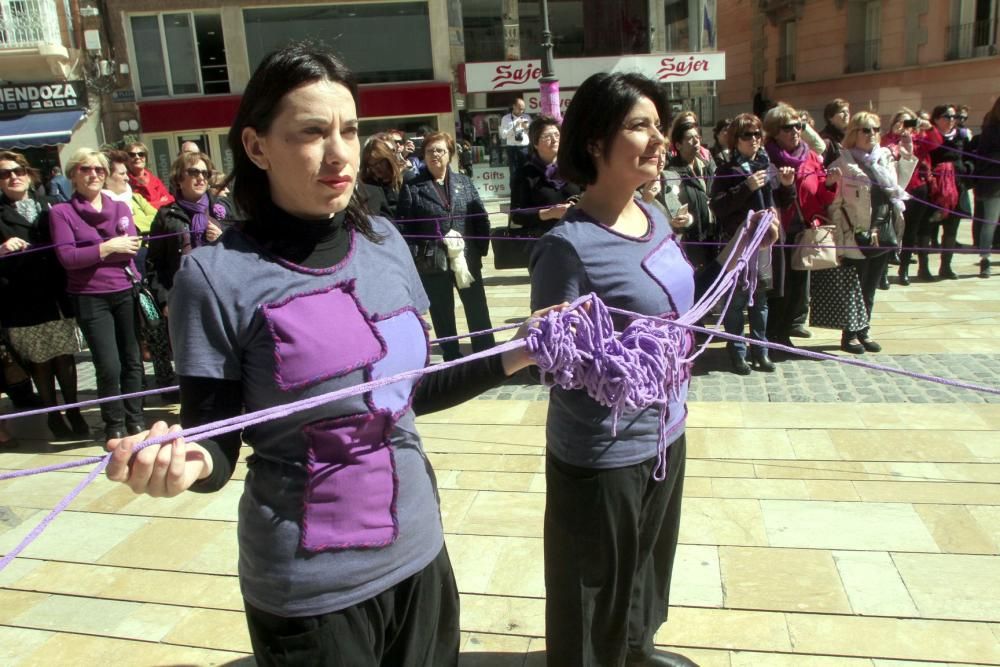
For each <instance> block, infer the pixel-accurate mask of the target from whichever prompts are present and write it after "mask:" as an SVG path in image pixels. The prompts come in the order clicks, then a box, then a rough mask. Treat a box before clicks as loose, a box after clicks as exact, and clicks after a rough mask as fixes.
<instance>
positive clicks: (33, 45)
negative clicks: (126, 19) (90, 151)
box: [0, 0, 104, 173]
mask: <svg viewBox="0 0 1000 667" xmlns="http://www.w3.org/2000/svg"><path fill="white" fill-rule="evenodd" d="M96 38H97V35H95V34H93V33H92V32H89V31H88V30H86V28H85V26H84V25H83V23H82V21H81V17H80V16H79V14H78V13H75V12H73V11H72V9H71V6H70V3H68V2H65V3H60V2H55V1H54V0H0V150H14V151H17V152H20V153H24V154H25V156H26V157H27V158H28V161H29V162H30V163H31V164H32V165H34V166H35V167H37V168H39V169H41V170H42V172H43V173H47V172H48V171H49V168H51V167H53V166H57V165H61V163H62V162H64V161H65V160H66V159H67V158H68V157H69V156H70V155H71V154H72V153H73V151H75V150H76V149H77V148H79V147H82V146H99V145H100V144H101V143H102V142H103V140H104V137H103V134H102V130H101V124H100V108H99V106H100V104H99V102H100V95H99V93H97V90H96V89H97V88H99V86H100V79H101V72H100V65H99V59H95V58H93V57H92V54H98V53H99V52H100V50H99V48H98V47H97V42H96V41H95V39H96ZM91 47H93V48H91ZM95 93H97V94H95Z"/></svg>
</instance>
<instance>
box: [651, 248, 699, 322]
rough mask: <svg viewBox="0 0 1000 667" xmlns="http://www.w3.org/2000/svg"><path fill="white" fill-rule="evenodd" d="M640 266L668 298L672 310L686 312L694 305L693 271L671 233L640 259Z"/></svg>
mask: <svg viewBox="0 0 1000 667" xmlns="http://www.w3.org/2000/svg"><path fill="white" fill-rule="evenodd" d="M642 268H643V269H645V271H646V273H648V274H649V275H650V276H652V278H653V280H655V281H656V282H657V284H659V286H660V287H661V288H663V291H664V292H666V294H667V298H668V299H670V305H671V306H672V307H673V310H674V312H677V313H681V314H683V313H686V312H687V311H689V310H691V306H693V305H694V272H693V270H692V269H691V265H690V264H689V263H688V261H687V258H686V257H685V256H684V252H683V251H682V250H681V247H680V246H679V245H678V244H677V237H676V236H674V235H673V234H671V235H670V236H668V237H667V238H665V239H663V241H661V242H660V244H659V245H657V246H656V248H654V249H653V251H652V252H651V253H649V254H648V255H646V257H645V258H644V259H643V260H642Z"/></svg>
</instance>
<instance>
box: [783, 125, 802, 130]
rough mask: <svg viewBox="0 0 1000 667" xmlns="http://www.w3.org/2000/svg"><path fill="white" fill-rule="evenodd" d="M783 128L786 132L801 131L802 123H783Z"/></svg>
mask: <svg viewBox="0 0 1000 667" xmlns="http://www.w3.org/2000/svg"><path fill="white" fill-rule="evenodd" d="M781 129H782V130H784V131H785V132H796V131H797V132H801V131H802V123H789V124H788V125H782V126H781Z"/></svg>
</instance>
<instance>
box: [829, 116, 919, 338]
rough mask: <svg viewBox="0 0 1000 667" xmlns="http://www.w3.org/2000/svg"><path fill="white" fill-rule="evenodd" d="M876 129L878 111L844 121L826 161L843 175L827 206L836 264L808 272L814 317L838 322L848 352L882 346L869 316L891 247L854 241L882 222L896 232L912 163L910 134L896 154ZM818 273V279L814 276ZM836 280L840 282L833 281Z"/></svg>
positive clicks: (865, 237)
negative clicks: (840, 138)
mask: <svg viewBox="0 0 1000 667" xmlns="http://www.w3.org/2000/svg"><path fill="white" fill-rule="evenodd" d="M881 129H882V128H881V127H880V125H879V117H878V114H875V113H872V112H870V111H861V112H858V113H856V114H855V115H854V117H853V118H851V122H850V124H849V125H848V126H847V135H846V136H845V138H844V150H843V151H842V152H841V154H840V157H839V158H837V159H836V160H835V161H834V162H833V164H832V165H830V166H831V168H836V169H839V170H840V171H841V173H842V174H843V181H842V183H841V186H840V189H839V190H838V191H837V197H836V198H835V199H834V200H833V203H832V204H831V205H830V219H831V220H832V221H833V223H834V225H835V226H836V233H835V239H836V243H837V246H838V247H839V250H838V251H837V253H838V255H839V256H840V258H841V266H840V267H838V268H837V269H830V270H827V271H818V272H817V273H816V275H815V276H813V278H814V281H815V282H814V285H813V290H812V294H813V304H812V308H813V313H814V321H815V320H816V319H817V318H826V319H827V321H826V322H825V325H826V326H831V325H834V326H835V325H840V327H841V329H842V332H843V333H842V334H841V339H840V348H841V349H842V350H844V351H845V352H850V353H852V354H862V353H864V352H866V351H867V352H879V351H880V350H881V349H882V346H881V345H879V344H878V343H876V342H875V340H874V339H873V338H872V337H871V334H870V327H871V316H872V310H873V309H874V307H875V290H876V289H877V288H878V283H879V280H880V279H881V277H882V273H883V271H885V268H886V266H887V265H888V263H889V256H890V255H891V254H892V252H893V250H894V248H893V247H889V246H886V245H885V241H884V240H883V242H882V243H881V244H878V245H879V246H882V247H884V250H882V251H880V252H879V251H871V250H869V251H867V252H868V254H865V252H862V248H861V247H859V244H865V243H866V242H870V240H871V239H872V238H874V236H873V234H874V233H875V232H877V230H878V229H880V228H882V229H885V228H886V227H887V226H891V227H892V229H893V230H894V231H895V234H896V238H899V237H900V236H901V235H902V231H903V224H904V222H903V212H904V211H905V210H906V203H905V202H906V200H907V199H909V195H908V194H907V193H906V190H905V189H904V186H905V185H906V184H907V183H909V182H910V177H911V176H912V175H913V170H914V169H916V167H917V158H915V157H914V156H913V139H912V137H911V136H910V135H908V134H904V135H903V136H902V137H901V138H900V140H899V144H898V151H897V154H898V155H899V157H898V159H897V158H895V157H893V153H892V151H890V150H888V149H887V148H884V147H882V146H881V145H879V139H880V136H879V134H880V132H881ZM873 230H875V232H873ZM835 271H836V272H838V273H833V272H835ZM828 274H829V275H828ZM820 276H822V277H823V279H821V280H816V278H819V277H820ZM837 279H840V280H841V282H840V283H837V282H834V281H835V280H837ZM859 290H860V295H861V299H860V303H859V301H858V298H857V294H858V291H859ZM820 326H823V325H820Z"/></svg>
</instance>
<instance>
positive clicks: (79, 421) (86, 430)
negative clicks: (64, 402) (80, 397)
mask: <svg viewBox="0 0 1000 667" xmlns="http://www.w3.org/2000/svg"><path fill="white" fill-rule="evenodd" d="M66 421H68V422H69V426H70V428H72V429H73V433H74V434H75V435H80V436H89V435H90V424H88V423H87V420H86V419H84V418H83V415H82V414H80V408H72V409H70V410H67V411H66Z"/></svg>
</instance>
